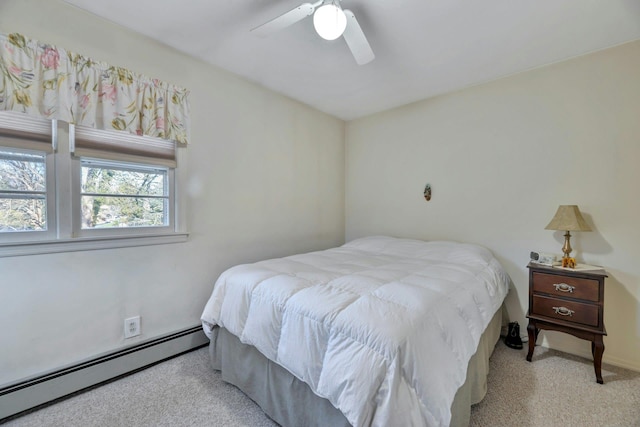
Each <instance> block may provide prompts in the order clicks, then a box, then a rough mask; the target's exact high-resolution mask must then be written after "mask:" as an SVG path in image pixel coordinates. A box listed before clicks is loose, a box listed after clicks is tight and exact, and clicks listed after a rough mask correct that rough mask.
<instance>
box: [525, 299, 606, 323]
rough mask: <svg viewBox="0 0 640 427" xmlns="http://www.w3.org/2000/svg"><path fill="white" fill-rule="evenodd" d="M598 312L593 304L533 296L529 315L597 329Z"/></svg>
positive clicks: (597, 308)
mask: <svg viewBox="0 0 640 427" xmlns="http://www.w3.org/2000/svg"><path fill="white" fill-rule="evenodd" d="M598 310H599V307H598V306H597V305H593V304H584V303H581V302H576V301H569V300H565V299H560V298H549V297H545V296H542V295H534V296H533V312H532V313H531V314H534V315H536V314H537V315H540V316H545V317H551V318H554V319H559V320H563V321H565V322H572V323H581V324H583V325H589V326H594V327H598V326H599V325H598V319H599V316H598V315H599V313H598Z"/></svg>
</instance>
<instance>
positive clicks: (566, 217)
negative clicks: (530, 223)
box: [544, 205, 591, 231]
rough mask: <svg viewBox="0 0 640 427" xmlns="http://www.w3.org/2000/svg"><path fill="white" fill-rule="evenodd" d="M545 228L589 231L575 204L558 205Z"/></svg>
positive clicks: (589, 228)
mask: <svg viewBox="0 0 640 427" xmlns="http://www.w3.org/2000/svg"><path fill="white" fill-rule="evenodd" d="M544 229H545V230H562V231H591V227H589V225H588V224H587V222H586V221H585V220H584V218H583V217H582V214H581V213H580V209H578V206H576V205H560V206H559V207H558V211H557V212H556V214H555V215H554V216H553V219H552V220H551V222H550V223H549V225H547V226H546V227H545V228H544Z"/></svg>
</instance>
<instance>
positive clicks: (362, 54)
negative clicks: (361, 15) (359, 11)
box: [343, 9, 376, 65]
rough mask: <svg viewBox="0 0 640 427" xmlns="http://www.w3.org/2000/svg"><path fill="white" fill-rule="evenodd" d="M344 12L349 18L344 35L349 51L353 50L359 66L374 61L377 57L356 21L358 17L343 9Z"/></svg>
mask: <svg viewBox="0 0 640 427" xmlns="http://www.w3.org/2000/svg"><path fill="white" fill-rule="evenodd" d="M343 12H344V14H345V15H346V16H347V28H346V29H345V30H344V34H343V37H344V41H346V42H347V46H349V50H351V53H352V54H353V57H354V58H355V59H356V62H357V63H358V65H364V64H367V63H369V62H371V61H373V58H375V57H376V56H375V55H374V54H373V50H371V46H370V45H369V42H368V41H367V37H366V36H365V35H364V33H363V32H362V28H360V24H358V21H357V20H356V16H355V15H354V14H353V12H351V11H350V10H349V9H343Z"/></svg>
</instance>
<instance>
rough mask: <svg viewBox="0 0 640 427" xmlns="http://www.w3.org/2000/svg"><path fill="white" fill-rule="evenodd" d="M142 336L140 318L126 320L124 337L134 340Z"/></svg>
mask: <svg viewBox="0 0 640 427" xmlns="http://www.w3.org/2000/svg"><path fill="white" fill-rule="evenodd" d="M138 335H140V316H135V317H129V318H128V319H124V337H125V338H132V337H137V336H138Z"/></svg>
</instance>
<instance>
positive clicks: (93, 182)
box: [82, 165, 166, 196]
mask: <svg viewBox="0 0 640 427" xmlns="http://www.w3.org/2000/svg"><path fill="white" fill-rule="evenodd" d="M165 176H166V171H164V170H150V171H144V170H130V169H119V168H114V167H111V168H106V167H99V166H89V165H87V166H85V165H83V167H82V192H83V193H100V194H128V195H141V196H164V195H165V185H164V184H165Z"/></svg>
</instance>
